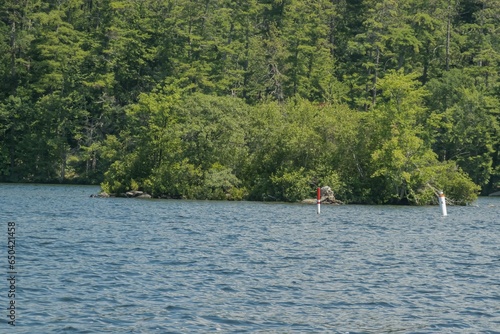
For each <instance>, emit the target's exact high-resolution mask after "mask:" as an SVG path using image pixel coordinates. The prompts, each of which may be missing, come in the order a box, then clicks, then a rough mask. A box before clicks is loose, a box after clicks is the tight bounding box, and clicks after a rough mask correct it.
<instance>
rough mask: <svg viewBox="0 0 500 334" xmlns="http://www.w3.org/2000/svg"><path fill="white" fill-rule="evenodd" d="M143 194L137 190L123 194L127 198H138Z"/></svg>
mask: <svg viewBox="0 0 500 334" xmlns="http://www.w3.org/2000/svg"><path fill="white" fill-rule="evenodd" d="M143 194H144V192H143V191H139V190H132V191H127V192H126V193H125V196H127V197H138V196H141V195H143Z"/></svg>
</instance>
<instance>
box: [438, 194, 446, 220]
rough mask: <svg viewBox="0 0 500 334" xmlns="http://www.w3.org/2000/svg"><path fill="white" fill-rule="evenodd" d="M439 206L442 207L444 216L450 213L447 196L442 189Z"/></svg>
mask: <svg viewBox="0 0 500 334" xmlns="http://www.w3.org/2000/svg"><path fill="white" fill-rule="evenodd" d="M439 206H440V207H441V213H442V214H443V216H448V213H447V212H446V198H445V197H444V194H443V192H442V191H440V192H439Z"/></svg>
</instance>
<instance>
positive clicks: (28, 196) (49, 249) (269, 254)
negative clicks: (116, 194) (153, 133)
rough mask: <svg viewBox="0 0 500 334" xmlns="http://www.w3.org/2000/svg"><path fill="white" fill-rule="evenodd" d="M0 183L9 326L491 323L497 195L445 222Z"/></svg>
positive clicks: (429, 210) (495, 309)
mask: <svg viewBox="0 0 500 334" xmlns="http://www.w3.org/2000/svg"><path fill="white" fill-rule="evenodd" d="M2 187H3V188H4V189H3V191H4V193H5V194H7V195H8V196H5V197H4V198H2V199H0V204H1V207H2V208H5V210H3V211H2V213H1V216H0V217H1V219H2V220H3V221H16V228H17V231H18V232H17V233H18V234H17V238H18V239H17V244H16V245H17V252H18V261H17V265H18V282H17V289H18V295H17V296H16V298H17V299H16V305H19V306H18V307H19V309H18V318H17V326H16V328H15V331H13V333H210V332H220V333H295V332H296V333H498V329H499V328H500V307H499V305H500V281H499V279H498V273H499V272H500V260H499V259H500V243H499V242H498V240H499V237H500V224H499V221H498V217H499V211H498V204H500V202H498V200H497V199H490V198H481V199H480V200H479V201H478V202H477V204H476V205H477V206H476V207H472V206H471V207H450V208H449V209H448V216H447V217H441V216H440V214H439V208H437V207H401V206H398V207H391V206H387V207H380V206H362V205H352V206H351V205H347V206H325V207H324V208H322V212H321V215H317V214H316V211H315V207H314V206H309V205H296V204H280V203H272V204H271V203H251V202H208V201H175V200H140V199H101V198H89V197H88V196H89V194H91V193H95V192H96V190H95V188H92V187H81V186H32V185H5V186H4V185H2ZM14 207H16V208H23V210H17V211H16V210H15V209H14ZM0 300H1V299H0ZM2 321H3V322H1V323H0V327H5V328H8V327H6V326H7V324H6V323H5V319H3V320H2ZM0 331H1V330H0Z"/></svg>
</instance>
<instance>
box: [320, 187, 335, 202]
mask: <svg viewBox="0 0 500 334" xmlns="http://www.w3.org/2000/svg"><path fill="white" fill-rule="evenodd" d="M323 198H328V199H335V195H334V194H333V190H332V188H330V187H329V186H324V187H321V200H323Z"/></svg>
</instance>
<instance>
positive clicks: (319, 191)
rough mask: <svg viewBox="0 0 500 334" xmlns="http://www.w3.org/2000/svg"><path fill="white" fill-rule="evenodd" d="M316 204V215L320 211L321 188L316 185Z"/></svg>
mask: <svg viewBox="0 0 500 334" xmlns="http://www.w3.org/2000/svg"><path fill="white" fill-rule="evenodd" d="M316 204H317V206H318V215H319V214H320V212H321V188H320V187H318V190H317V200H316Z"/></svg>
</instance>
